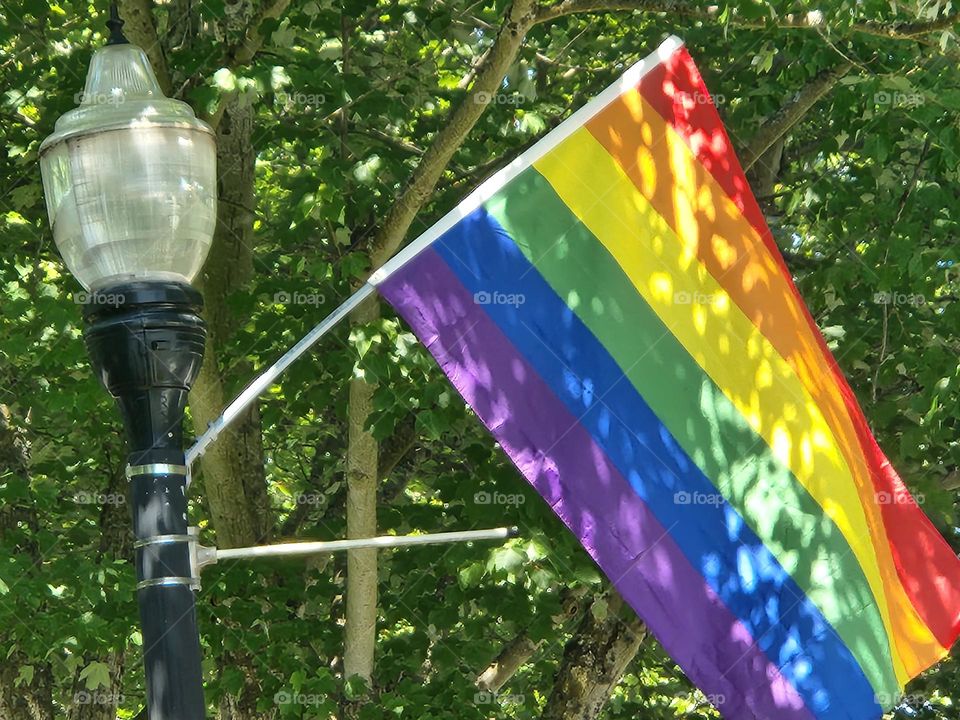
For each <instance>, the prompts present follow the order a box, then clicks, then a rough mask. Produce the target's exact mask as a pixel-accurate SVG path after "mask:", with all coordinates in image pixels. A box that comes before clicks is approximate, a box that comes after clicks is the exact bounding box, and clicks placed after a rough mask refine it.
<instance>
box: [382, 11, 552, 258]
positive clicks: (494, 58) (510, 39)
mask: <svg viewBox="0 0 960 720" xmlns="http://www.w3.org/2000/svg"><path fill="white" fill-rule="evenodd" d="M534 8H535V0H514V2H513V5H512V6H511V7H510V9H509V10H508V12H507V17H506V20H505V22H504V23H503V26H502V27H501V29H500V34H499V35H498V36H497V39H496V41H495V42H494V44H493V46H492V47H491V48H490V52H489V53H488V54H487V56H486V58H485V59H484V61H483V63H482V65H481V67H480V70H479V72H478V73H477V77H476V80H475V81H474V83H473V86H472V87H471V89H470V91H469V92H468V93H467V94H466V96H465V97H464V98H463V100H462V101H461V102H460V104H459V105H458V106H457V109H456V110H454V111H453V113H452V114H451V116H450V118H449V119H448V120H447V122H446V123H445V124H444V126H443V128H442V129H441V130H440V132H438V133H437V135H436V137H435V138H434V141H433V143H432V144H431V145H430V147H429V148H428V149H427V151H426V152H425V153H424V155H423V159H422V160H421V161H420V164H419V165H417V169H416V170H414V172H413V175H412V176H411V178H410V182H409V183H408V184H407V186H406V188H404V190H403V192H402V193H401V194H400V197H399V198H397V201H396V202H395V203H394V204H393V207H391V208H390V212H389V213H388V214H387V217H386V219H385V220H384V222H383V225H382V226H381V227H380V230H379V231H378V232H377V234H376V236H375V237H374V241H373V245H372V247H371V252H370V260H371V263H372V267H373V268H377V267H379V266H380V265H382V264H383V263H384V262H386V261H387V260H388V259H390V256H392V255H393V254H394V253H395V252H396V251H397V249H398V248H399V247H400V243H402V242H403V239H404V237H405V236H406V234H407V231H408V230H409V229H410V225H411V224H412V223H413V219H414V218H415V217H416V215H417V213H418V212H419V210H420V208H421V207H423V205H424V204H425V203H426V202H427V200H428V199H429V198H430V196H431V195H432V194H433V191H434V189H435V188H436V185H437V182H438V180H439V179H440V176H441V175H442V174H443V171H444V170H445V169H446V167H447V164H448V163H449V162H450V159H451V158H452V157H453V154H454V153H455V152H456V151H457V149H458V148H459V147H460V145H461V144H462V143H463V141H464V140H465V139H466V137H467V135H468V133H469V132H470V130H472V129H473V126H474V125H475V124H476V122H477V120H479V119H480V116H481V115H482V114H483V111H484V110H485V109H486V107H487V104H488V103H489V102H490V99H491V98H492V97H493V95H495V94H496V92H497V90H498V89H499V87H500V83H502V82H503V78H504V76H505V75H506V74H507V71H508V70H509V68H510V65H511V64H512V63H513V61H514V58H516V56H517V52H518V51H519V50H520V44H521V43H522V42H523V38H524V35H526V32H527V30H529V29H530V28H531V27H532V26H533V24H534Z"/></svg>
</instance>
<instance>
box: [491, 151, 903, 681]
mask: <svg viewBox="0 0 960 720" xmlns="http://www.w3.org/2000/svg"><path fill="white" fill-rule="evenodd" d="M485 207H486V209H487V211H488V212H489V213H490V214H491V215H492V216H493V217H494V218H496V220H497V221H498V222H499V223H500V224H501V225H502V226H503V227H504V229H505V230H506V231H507V232H508V233H509V234H510V236H511V237H512V238H513V240H514V242H515V243H516V244H517V246H518V247H519V248H520V250H521V252H523V254H524V255H525V256H526V257H527V259H528V260H529V261H530V262H531V263H533V264H534V265H535V266H536V268H537V269H538V270H539V271H540V273H541V274H542V275H543V277H544V278H545V279H546V281H547V282H548V283H549V284H550V285H551V286H552V287H553V289H554V290H555V291H556V292H557V294H558V295H559V296H560V297H561V298H563V299H564V300H565V302H566V303H567V305H568V306H569V307H570V308H571V309H572V310H573V311H574V312H575V313H576V314H577V316H578V317H579V318H580V319H581V320H582V321H583V322H584V324H585V325H586V326H587V327H588V328H589V329H590V331H591V332H592V333H593V334H594V336H595V337H596V338H597V339H598V340H599V341H600V342H601V343H602V344H603V345H604V346H605V347H606V349H607V350H608V351H609V353H610V355H611V356H612V357H613V359H614V360H615V361H616V362H617V364H618V365H619V366H620V367H621V368H622V369H623V370H624V375H625V376H626V377H627V378H628V379H629V380H630V382H631V383H632V384H633V386H634V387H635V388H636V389H637V391H638V392H639V393H640V394H641V395H642V396H643V398H644V400H646V402H647V403H648V404H649V405H650V408H651V409H652V410H653V411H654V412H655V413H656V414H657V415H658V416H659V418H660V420H661V421H662V422H663V424H664V425H665V426H666V427H667V428H668V429H669V431H670V433H671V434H672V435H673V436H674V438H675V439H676V440H677V442H678V443H679V444H680V446H681V447H683V449H684V450H685V451H686V453H687V455H689V457H690V458H691V459H692V460H693V461H694V462H695V463H696V464H697V465H698V466H699V467H700V469H701V471H702V472H703V473H704V475H706V476H707V477H708V478H710V479H711V481H712V482H713V483H714V485H716V487H717V489H718V490H719V491H720V492H721V493H722V494H723V496H724V497H725V498H726V499H727V501H728V502H729V503H730V504H731V505H732V506H733V507H734V508H736V510H737V511H738V512H739V513H740V514H741V516H742V517H743V518H744V519H745V520H746V521H747V522H748V523H749V525H750V527H751V528H753V531H754V532H755V533H756V534H757V536H758V537H760V539H761V540H762V541H763V542H764V544H765V545H766V546H767V548H768V549H769V550H770V551H771V552H772V553H773V555H774V556H775V557H776V558H777V560H778V561H779V562H780V564H781V565H782V566H783V568H784V569H785V570H786V571H787V572H788V573H790V575H791V576H792V577H793V579H794V580H795V581H796V583H797V585H798V586H799V587H800V588H801V589H802V590H803V591H804V592H805V593H806V594H807V596H808V597H809V598H810V600H811V601H812V602H813V603H814V604H815V605H816V606H817V607H818V608H819V609H820V611H821V613H823V616H824V617H825V618H826V619H827V620H828V622H830V624H831V625H832V626H833V628H834V629H835V630H836V631H837V634H838V635H839V636H840V638H841V639H842V640H843V642H844V643H845V644H846V645H847V647H848V648H849V649H850V651H851V652H852V653H853V656H854V657H855V658H857V661H858V662H859V663H860V666H861V667H862V669H863V671H864V675H866V677H867V678H868V679H869V681H870V683H871V685H872V686H873V687H874V689H875V690H876V692H877V693H892V694H897V693H898V692H899V684H898V682H897V679H896V676H895V674H894V670H893V665H892V659H891V655H890V644H889V638H888V637H887V634H886V631H885V629H884V626H883V621H882V619H881V616H880V611H879V609H878V607H877V603H876V599H875V598H874V596H873V592H872V591H871V589H870V585H869V584H868V582H867V579H866V576H865V575H864V573H863V569H862V568H861V567H860V564H859V563H858V562H857V559H856V556H855V555H854V554H853V551H852V550H851V548H850V546H849V544H848V543H847V541H846V539H845V538H844V537H843V534H842V533H841V532H840V529H839V528H838V527H837V526H836V525H835V524H834V522H833V521H832V520H831V519H830V518H829V517H828V516H827V515H826V514H825V513H824V512H823V509H822V508H821V507H820V505H819V504H818V503H817V502H816V500H815V499H814V498H813V497H811V495H810V494H809V493H808V492H807V490H806V488H804V487H803V485H802V484H801V483H800V482H799V481H798V480H797V479H796V478H795V477H794V476H793V474H792V473H791V471H790V470H789V468H786V467H784V466H783V465H782V464H781V463H780V462H779V461H778V460H777V459H776V457H775V456H774V455H773V453H772V452H771V451H770V448H769V447H768V446H767V444H766V442H765V441H764V440H763V438H761V437H760V436H759V435H757V433H756V432H755V431H754V430H753V429H752V428H751V427H750V425H749V424H748V423H747V421H746V420H745V419H744V418H743V416H742V415H741V414H740V412H739V411H738V410H737V409H736V407H735V406H734V405H733V403H731V402H730V400H729V399H728V398H727V397H726V396H725V395H724V394H723V392H722V390H720V388H719V387H717V385H716V384H714V382H713V381H712V380H711V379H710V377H709V376H708V375H707V374H706V372H704V370H703V369H702V368H701V367H700V365H698V364H697V362H696V361H695V360H694V359H693V358H692V357H691V356H690V355H689V353H687V351H686V350H685V349H684V347H683V346H682V345H681V343H680V342H679V341H678V340H677V339H676V338H675V337H674V336H673V335H672V334H671V333H670V331H669V330H668V329H667V328H666V326H665V325H664V324H663V323H662V321H661V320H660V318H659V317H658V316H657V314H656V312H655V311H654V310H653V309H652V308H651V307H650V306H649V305H648V304H647V303H646V302H645V301H644V299H643V298H642V297H641V296H640V294H639V293H638V292H637V291H636V288H634V287H633V285H632V283H631V282H630V280H629V278H628V277H627V276H626V275H625V274H624V273H623V271H622V270H621V269H620V267H619V265H618V264H617V262H616V260H615V259H614V258H613V257H612V256H611V255H610V254H609V253H608V252H607V250H606V249H605V248H604V247H603V245H602V244H601V243H600V242H599V241H598V240H597V239H596V238H595V237H594V236H593V234H592V233H591V232H590V231H589V230H588V229H587V228H586V227H585V226H584V225H583V224H582V223H581V222H579V220H578V219H577V218H576V216H575V215H573V213H572V212H571V211H570V209H569V208H568V207H567V206H566V205H565V204H564V203H563V201H562V200H560V198H559V197H558V196H557V195H556V193H555V192H554V191H553V188H552V187H551V186H550V184H549V183H548V182H547V181H546V180H545V179H544V178H543V176H541V175H540V174H539V173H538V172H537V171H536V170H535V169H533V168H530V169H528V170H526V171H524V173H523V174H522V175H520V176H519V177H518V178H516V179H515V180H514V181H512V182H511V183H509V184H508V185H507V187H506V188H504V189H503V190H501V191H500V193H498V194H497V195H496V196H494V197H493V198H491V199H490V200H489V201H488V202H487V203H486V205H485ZM772 659H773V660H774V661H776V660H777V658H772Z"/></svg>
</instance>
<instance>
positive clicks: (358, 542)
mask: <svg viewBox="0 0 960 720" xmlns="http://www.w3.org/2000/svg"><path fill="white" fill-rule="evenodd" d="M519 534H520V533H519V530H518V529H517V528H516V527H502V528H493V529H490V530H464V531H460V532H445V533H431V534H428V535H383V536H380V537H372V538H356V539H353V540H329V541H323V542H301V543H280V544H278V545H258V546H255V547H242V548H229V549H227V550H217V549H216V548H202V547H201V548H198V549H199V550H200V551H201V552H200V562H199V566H200V567H201V568H202V567H203V566H205V565H211V564H213V563H215V562H217V561H218V560H240V559H247V558H265V557H297V556H300V555H318V554H322V553H331V552H339V551H342V550H359V549H362V548H379V549H384V548H397V547H408V546H410V545H436V544H440V543H453V542H470V541H472V540H506V539H507V538H514V537H517V536H518V535H519Z"/></svg>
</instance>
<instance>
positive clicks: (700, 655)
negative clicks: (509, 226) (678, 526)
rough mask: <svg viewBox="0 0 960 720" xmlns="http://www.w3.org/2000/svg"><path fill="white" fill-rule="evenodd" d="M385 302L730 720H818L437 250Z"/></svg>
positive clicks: (394, 284)
mask: <svg viewBox="0 0 960 720" xmlns="http://www.w3.org/2000/svg"><path fill="white" fill-rule="evenodd" d="M408 278H411V279H413V282H410V281H409V280H408ZM380 291H381V293H382V294H383V296H384V297H385V298H386V299H387V300H388V301H389V302H390V303H391V304H392V305H393V306H394V308H396V310H397V311H398V312H399V313H400V314H401V315H402V316H403V317H404V319H406V321H407V322H408V323H409V324H410V325H411V327H412V328H413V330H414V332H415V333H416V334H417V336H418V337H419V338H420V340H421V341H422V342H423V343H424V344H425V345H426V347H427V349H428V350H429V351H430V352H431V354H432V355H433V356H434V357H435V358H436V359H437V361H438V362H439V364H440V367H441V368H442V369H443V371H444V372H445V373H446V374H447V376H448V377H449V378H450V380H451V382H452V383H453V385H454V386H455V387H456V388H457V390H458V391H459V392H460V394H461V395H463V397H464V399H465V400H466V401H467V402H468V403H469V404H470V406H471V407H472V408H473V409H474V411H475V412H476V413H477V415H478V416H479V417H480V419H481V420H482V421H483V423H484V425H486V426H487V428H489V430H490V431H491V432H492V433H493V435H494V437H495V438H496V439H497V441H498V442H499V443H500V445H501V446H502V447H503V449H504V450H505V451H506V453H507V455H509V457H510V459H511V460H512V461H513V462H514V464H515V465H516V466H517V468H518V469H519V470H520V472H521V473H522V474H523V475H524V477H526V478H527V480H529V481H530V482H531V483H532V484H533V486H534V487H535V488H536V489H537V491H538V492H539V493H540V494H541V495H543V497H544V498H545V499H546V500H547V502H548V503H550V505H551V507H553V510H554V512H556V513H557V515H558V516H559V517H560V519H561V520H563V522H564V523H566V525H567V527H569V528H570V530H572V531H573V533H574V534H575V535H576V536H577V537H578V538H579V539H580V542H581V543H583V546H584V547H585V548H586V550H587V552H588V553H589V554H590V556H591V557H592V558H593V559H594V560H595V561H596V562H597V564H598V565H599V566H600V567H601V568H602V569H603V571H604V572H605V573H606V575H607V576H608V577H609V578H610V579H611V580H612V581H613V583H614V585H615V586H616V587H617V589H618V590H619V591H620V593H621V595H623V597H624V599H625V600H626V601H627V602H628V603H629V604H630V606H631V607H633V608H634V609H635V610H637V612H638V614H639V615H640V616H641V617H642V618H643V620H644V621H645V622H646V623H647V626H648V627H649V628H650V630H651V631H652V632H653V633H654V635H656V636H657V638H658V639H659V640H660V642H661V643H662V644H663V646H664V648H665V649H666V651H667V652H668V653H669V654H670V656H671V657H672V658H673V659H674V660H675V661H676V662H677V663H678V664H679V665H680V667H682V668H683V670H684V672H685V673H686V674H687V676H688V677H689V678H690V679H691V680H692V681H693V682H694V683H695V684H696V685H697V686H698V687H700V689H701V690H703V692H704V693H705V694H706V695H708V696H712V698H711V699H713V700H715V703H714V704H715V705H717V706H718V708H719V709H720V711H721V712H722V713H723V715H724V717H727V718H735V719H737V720H740V719H744V720H766V719H768V718H778V720H781V719H782V720H811V719H812V718H813V717H814V715H813V714H812V713H811V712H810V711H809V710H808V709H807V708H806V706H805V705H804V703H803V700H802V699H801V698H800V696H799V695H798V694H797V692H796V690H795V689H794V688H793V686H792V685H791V684H790V683H789V682H788V681H787V680H785V679H784V678H783V676H782V675H781V673H780V671H779V670H778V669H777V667H776V666H775V665H774V664H772V663H771V662H770V660H769V658H767V657H766V655H764V653H763V652H762V651H761V650H760V649H759V648H757V647H756V644H755V643H754V641H753V638H752V637H751V636H750V633H749V631H748V630H747V629H746V628H745V627H744V626H743V624H742V623H741V622H740V621H739V620H738V619H737V618H736V617H734V616H733V615H732V614H731V613H730V611H729V610H727V608H726V606H725V605H724V604H723V602H722V601H721V600H720V599H719V598H718V597H717V596H716V595H715V594H714V592H713V590H712V589H711V588H710V587H709V586H708V585H707V583H706V581H705V580H704V578H703V577H702V576H701V575H700V573H699V572H697V570H696V569H694V568H693V567H692V566H691V565H690V563H689V561H688V560H687V559H686V557H685V556H684V555H683V553H682V552H681V550H680V549H679V548H678V547H677V545H676V543H674V541H673V539H672V538H671V537H670V535H669V533H668V532H667V530H666V529H665V528H664V527H663V526H662V525H661V524H660V523H659V522H658V521H657V519H656V517H654V515H653V514H652V513H651V512H650V510H649V509H648V508H647V506H646V504H645V503H644V502H643V501H642V500H641V499H640V498H639V497H638V496H637V494H636V493H635V492H634V491H633V489H632V488H631V487H630V485H629V483H628V482H627V481H626V480H625V479H624V478H623V476H622V475H620V473H619V472H618V471H617V470H616V468H615V467H614V466H613V465H612V464H611V463H610V461H609V460H608V459H607V457H606V455H605V454H604V452H603V451H602V450H601V449H600V448H599V447H598V446H597V445H596V443H594V441H593V439H592V438H591V437H590V434H589V433H588V432H587V431H586V429H585V428H583V427H582V426H581V425H580V423H579V422H577V419H576V418H574V417H573V416H572V415H571V414H570V412H569V411H568V410H567V409H566V407H565V406H564V405H563V403H562V402H561V401H560V400H559V399H558V398H557V397H556V396H555V395H554V394H553V392H552V391H551V390H550V388H549V387H548V386H547V385H546V384H545V383H544V382H543V380H542V379H541V378H540V377H539V375H537V373H536V371H535V370H533V368H531V367H530V365H529V364H527V362H526V360H525V359H524V358H523V357H522V356H521V355H520V354H519V353H518V352H517V350H516V349H515V348H514V346H513V345H512V344H511V343H510V342H509V341H508V340H507V338H506V337H504V335H503V334H502V333H501V331H500V330H499V329H498V328H497V327H496V325H495V324H494V322H493V321H492V320H491V319H490V318H489V317H488V316H487V314H486V313H485V312H483V308H482V307H481V306H479V305H478V304H476V303H475V302H474V301H473V297H472V296H471V295H470V294H469V292H468V291H467V290H466V289H465V288H464V287H463V285H462V284H461V283H460V282H459V280H458V279H457V278H456V276H455V275H454V274H453V273H452V272H451V271H450V269H449V268H448V267H447V266H446V264H445V263H444V262H443V260H442V259H441V258H440V257H439V256H438V255H437V254H436V253H435V252H434V251H433V250H432V249H427V250H425V251H423V252H422V253H421V254H420V255H419V256H417V258H416V259H414V260H413V261H411V262H410V263H408V264H407V265H406V266H405V267H404V268H403V269H402V270H401V271H400V272H398V273H397V274H395V275H393V276H392V277H390V278H389V279H388V280H387V281H386V282H385V283H383V284H382V285H381V286H380ZM542 448H545V450H544V451H543V452H541V451H540V450H539V449H542Z"/></svg>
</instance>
